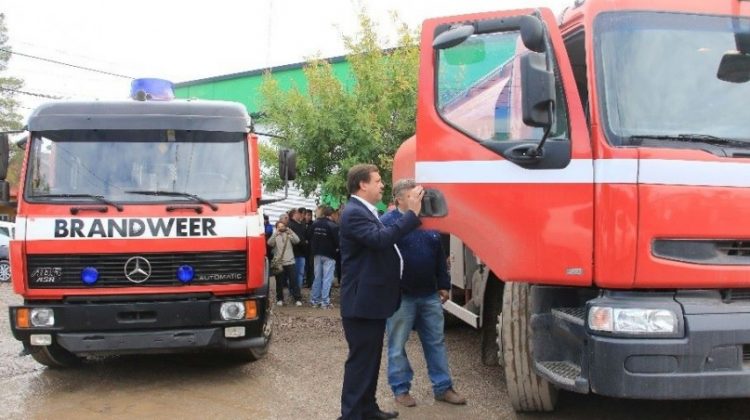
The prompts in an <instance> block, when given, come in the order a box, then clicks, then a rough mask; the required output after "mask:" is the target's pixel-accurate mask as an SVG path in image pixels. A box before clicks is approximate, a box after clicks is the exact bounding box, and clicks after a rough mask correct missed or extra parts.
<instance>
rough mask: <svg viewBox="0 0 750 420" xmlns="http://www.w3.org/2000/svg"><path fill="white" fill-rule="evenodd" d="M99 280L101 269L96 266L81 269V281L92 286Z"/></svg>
mask: <svg viewBox="0 0 750 420" xmlns="http://www.w3.org/2000/svg"><path fill="white" fill-rule="evenodd" d="M98 280H99V270H97V269H96V268H94V267H84V268H83V270H81V281H82V282H83V283H84V284H86V285H89V286H91V285H92V284H94V283H96V282H97V281H98Z"/></svg>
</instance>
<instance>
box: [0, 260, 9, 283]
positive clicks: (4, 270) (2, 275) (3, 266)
mask: <svg viewBox="0 0 750 420" xmlns="http://www.w3.org/2000/svg"><path fill="white" fill-rule="evenodd" d="M9 280H10V264H8V263H7V262H3V263H0V281H9Z"/></svg>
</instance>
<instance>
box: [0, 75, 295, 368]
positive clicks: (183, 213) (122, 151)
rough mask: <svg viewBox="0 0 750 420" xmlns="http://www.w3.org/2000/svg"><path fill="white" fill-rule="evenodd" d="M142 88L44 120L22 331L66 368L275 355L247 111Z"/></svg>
mask: <svg viewBox="0 0 750 420" xmlns="http://www.w3.org/2000/svg"><path fill="white" fill-rule="evenodd" d="M133 86H134V92H133V98H134V99H135V100H132V101H117V102H105V101H94V102H53V103H48V104H45V105H42V106H40V107H39V108H37V109H36V110H35V111H34V112H33V113H32V114H31V116H30V117H29V121H28V129H29V131H30V134H29V137H28V142H27V145H26V149H27V150H26V157H25V164H24V167H25V168H28V169H27V171H26V172H25V174H24V176H23V179H22V181H21V186H20V189H19V191H20V192H21V193H20V194H19V197H18V214H17V217H16V223H17V231H16V237H15V240H12V241H11V244H10V252H11V259H12V260H13V266H12V267H11V269H12V272H13V280H12V281H13V288H14V291H15V292H16V293H18V294H20V295H21V296H23V298H24V303H23V304H22V305H17V306H15V305H14V306H11V307H10V320H11V327H12V331H13V335H14V336H15V338H16V339H18V340H20V341H21V342H22V343H23V345H24V347H25V348H26V349H27V350H28V351H29V352H30V353H31V355H32V356H33V357H34V358H35V359H36V360H37V361H38V362H39V363H42V364H44V365H47V366H50V367H64V366H69V365H72V364H75V363H76V362H77V361H78V360H79V358H80V356H85V355H89V354H123V353H152V352H175V351H192V350H206V349H214V350H219V351H223V352H227V353H231V354H232V355H234V356H237V357H240V358H242V359H243V360H248V361H253V360H256V359H259V358H261V357H263V356H264V355H265V354H266V352H267V351H268V346H269V344H270V341H271V335H272V328H271V318H270V316H269V314H270V305H269V301H268V299H269V296H268V275H267V271H268V267H267V265H266V258H265V250H266V247H265V238H264V232H263V217H262V214H261V213H260V212H259V210H258V207H259V205H260V204H262V200H261V196H260V195H261V186H260V167H259V166H260V164H259V159H258V144H257V137H256V136H255V135H254V134H252V133H249V132H248V123H249V120H248V118H247V112H246V110H245V108H244V107H243V106H242V105H240V104H236V103H229V102H215V101H178V100H171V98H172V97H173V95H172V93H171V84H169V83H168V82H165V81H159V80H136V81H134V82H133ZM0 143H3V142H1V141H0ZM5 143H6V144H7V142H5ZM0 155H2V159H0V167H1V166H3V165H4V166H5V167H7V160H8V154H7V150H5V151H2V153H0ZM286 156H288V155H284V162H282V163H284V164H288V166H292V164H291V160H289V159H288V158H287V157H286ZM0 169H3V168H0ZM4 173H5V171H4V170H0V174H3V175H4ZM287 173H288V174H289V177H288V178H289V179H292V178H293V177H294V168H293V167H291V168H290V169H289V170H288V171H287ZM7 190H8V189H7V182H5V181H3V182H2V183H0V191H5V193H4V194H7ZM6 201H7V198H6Z"/></svg>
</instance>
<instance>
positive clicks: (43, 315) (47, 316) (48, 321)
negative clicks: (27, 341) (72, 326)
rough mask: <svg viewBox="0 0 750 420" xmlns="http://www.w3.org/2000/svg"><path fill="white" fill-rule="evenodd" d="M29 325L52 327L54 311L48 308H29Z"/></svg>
mask: <svg viewBox="0 0 750 420" xmlns="http://www.w3.org/2000/svg"><path fill="white" fill-rule="evenodd" d="M30 318H31V326H33V327H52V326H54V325H55V312H54V311H53V310H52V309H50V308H31V314H30Z"/></svg>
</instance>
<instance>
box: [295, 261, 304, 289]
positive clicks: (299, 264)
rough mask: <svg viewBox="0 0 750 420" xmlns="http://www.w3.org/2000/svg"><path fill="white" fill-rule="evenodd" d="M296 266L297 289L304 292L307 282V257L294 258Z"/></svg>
mask: <svg viewBox="0 0 750 420" xmlns="http://www.w3.org/2000/svg"><path fill="white" fill-rule="evenodd" d="M294 265H295V267H296V269H297V288H298V289H299V290H302V283H304V281H305V257H294Z"/></svg>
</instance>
